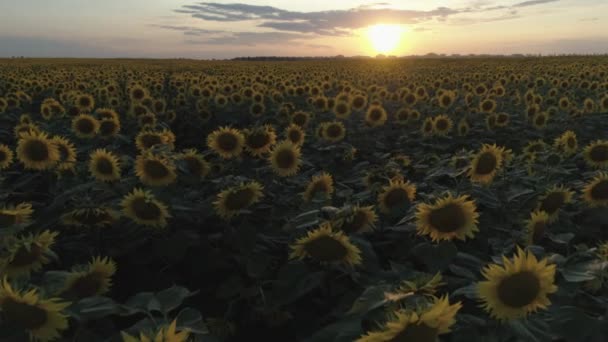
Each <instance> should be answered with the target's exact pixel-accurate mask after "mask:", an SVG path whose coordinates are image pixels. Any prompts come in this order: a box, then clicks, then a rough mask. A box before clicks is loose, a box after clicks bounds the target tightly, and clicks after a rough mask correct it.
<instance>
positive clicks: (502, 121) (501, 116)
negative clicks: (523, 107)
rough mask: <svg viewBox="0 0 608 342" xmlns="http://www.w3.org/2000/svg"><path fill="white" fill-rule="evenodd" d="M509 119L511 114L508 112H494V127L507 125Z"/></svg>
mask: <svg viewBox="0 0 608 342" xmlns="http://www.w3.org/2000/svg"><path fill="white" fill-rule="evenodd" d="M510 121H511V116H510V115H509V114H508V113H498V114H496V127H507V126H508V125H509V122H510Z"/></svg>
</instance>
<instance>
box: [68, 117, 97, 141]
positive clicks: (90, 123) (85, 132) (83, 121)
mask: <svg viewBox="0 0 608 342" xmlns="http://www.w3.org/2000/svg"><path fill="white" fill-rule="evenodd" d="M72 131H73V132H74V134H76V136H77V137H79V138H92V137H94V136H95V135H96V134H97V132H98V131H99V121H98V120H97V119H95V118H94V117H93V116H91V115H89V114H80V115H78V116H77V117H75V118H74V119H73V120H72Z"/></svg>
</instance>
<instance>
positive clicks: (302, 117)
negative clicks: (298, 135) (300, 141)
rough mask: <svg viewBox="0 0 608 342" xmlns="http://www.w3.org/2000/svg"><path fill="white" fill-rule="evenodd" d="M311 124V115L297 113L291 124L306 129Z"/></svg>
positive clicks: (292, 117) (292, 116) (293, 116)
mask: <svg viewBox="0 0 608 342" xmlns="http://www.w3.org/2000/svg"><path fill="white" fill-rule="evenodd" d="M309 122H310V113H308V112H301V111H299V112H295V113H293V114H292V115H291V123H292V124H294V125H297V126H300V127H306V126H307V125H308V123H309Z"/></svg>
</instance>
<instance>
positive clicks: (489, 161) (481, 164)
mask: <svg viewBox="0 0 608 342" xmlns="http://www.w3.org/2000/svg"><path fill="white" fill-rule="evenodd" d="M497 164H498V162H497V160H496V157H495V156H494V155H493V154H492V153H490V152H485V153H483V154H482V155H481V156H479V160H478V162H477V167H476V168H475V172H476V173H478V174H481V175H487V174H489V173H492V171H494V170H495V169H496V165H497Z"/></svg>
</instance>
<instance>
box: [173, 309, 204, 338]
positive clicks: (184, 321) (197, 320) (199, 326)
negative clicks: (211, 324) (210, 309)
mask: <svg viewBox="0 0 608 342" xmlns="http://www.w3.org/2000/svg"><path fill="white" fill-rule="evenodd" d="M176 320H177V326H178V327H179V328H182V329H183V328H187V329H188V330H190V332H192V333H194V334H201V335H204V334H208V333H209V329H207V325H206V324H205V321H204V320H203V316H202V315H201V313H200V312H199V311H198V310H195V309H193V308H184V309H183V310H181V311H180V312H179V313H178V314H177V317H176Z"/></svg>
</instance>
